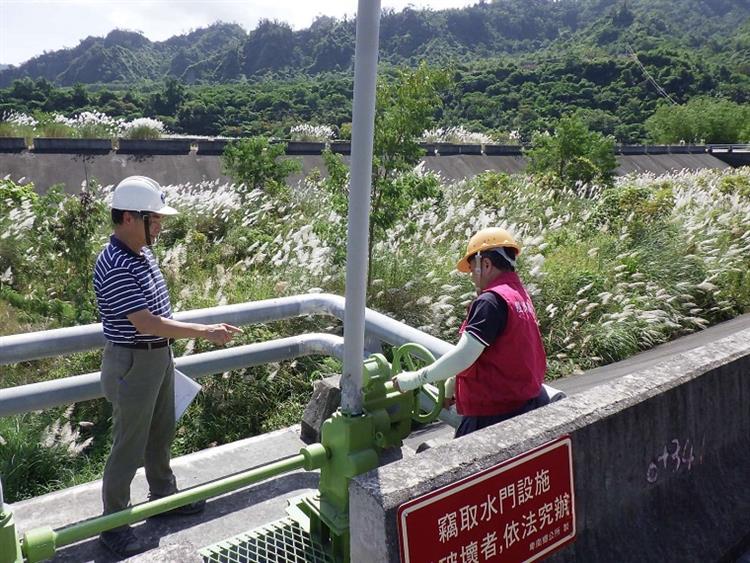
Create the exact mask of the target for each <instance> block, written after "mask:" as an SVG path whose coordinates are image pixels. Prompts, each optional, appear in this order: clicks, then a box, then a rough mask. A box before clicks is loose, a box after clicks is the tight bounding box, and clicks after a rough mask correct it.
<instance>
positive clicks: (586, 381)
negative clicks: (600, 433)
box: [553, 314, 750, 396]
mask: <svg viewBox="0 0 750 563" xmlns="http://www.w3.org/2000/svg"><path fill="white" fill-rule="evenodd" d="M746 328H750V314H747V315H742V316H739V317H737V318H735V319H732V320H730V321H726V322H723V323H720V324H718V325H715V326H712V327H710V328H707V329H705V330H702V331H700V332H696V333H693V334H689V335H687V336H683V337H681V338H678V339H676V340H673V341H671V342H667V343H665V344H661V345H659V346H656V347H655V348H652V349H651V350H648V351H646V352H641V353H640V354H636V355H635V356H632V357H630V358H628V359H626V360H622V361H619V362H615V363H613V364H609V365H606V366H602V367H599V368H595V369H592V370H589V371H587V372H585V373H583V374H580V375H575V376H570V377H565V378H563V379H558V380H556V381H554V382H553V385H554V386H555V387H557V388H558V389H561V390H562V391H565V393H567V394H568V395H569V396H570V395H574V394H576V393H580V392H582V391H586V390H588V389H591V388H592V387H595V386H597V385H607V384H609V383H612V382H613V381H614V380H616V379H619V378H620V377H622V376H624V375H627V374H629V373H633V372H634V371H639V370H642V369H646V368H648V367H650V366H653V365H655V364H657V363H658V362H660V361H663V360H665V359H667V358H669V357H670V356H673V355H676V354H684V353H686V352H689V351H690V350H694V349H695V348H699V347H701V346H705V345H706V344H709V343H710V342H715V341H717V340H721V339H722V338H726V337H727V336H730V335H731V334H733V333H735V332H738V331H740V330H743V329H746Z"/></svg>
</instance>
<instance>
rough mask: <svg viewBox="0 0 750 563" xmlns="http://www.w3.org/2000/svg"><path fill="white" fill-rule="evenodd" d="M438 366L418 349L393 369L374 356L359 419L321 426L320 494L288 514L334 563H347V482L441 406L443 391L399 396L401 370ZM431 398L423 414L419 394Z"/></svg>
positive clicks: (405, 353)
mask: <svg viewBox="0 0 750 563" xmlns="http://www.w3.org/2000/svg"><path fill="white" fill-rule="evenodd" d="M434 361H435V357H434V356H433V355H432V354H431V353H430V351H429V350H427V349H426V348H425V347H423V346H420V345H419V344H412V343H409V344H404V345H402V346H401V347H400V348H398V349H396V350H395V351H394V354H393V364H390V363H388V360H387V359H386V358H385V356H383V355H382V354H374V355H372V356H370V357H369V358H368V359H367V360H365V362H364V366H363V378H362V379H363V383H362V394H363V406H364V413H363V414H362V415H358V416H352V415H348V414H344V413H342V412H341V410H340V409H339V411H337V412H336V413H334V414H333V416H331V418H329V419H328V420H326V421H325V422H324V423H323V427H322V430H321V443H322V445H323V447H324V448H325V451H326V452H327V453H328V456H327V458H326V459H325V461H324V462H323V464H322V465H321V467H320V486H319V493H318V494H315V495H312V496H305V497H301V498H298V499H294V500H293V501H290V502H291V503H292V506H290V509H289V512H290V514H296V515H297V516H299V515H300V513H301V514H304V515H305V516H306V518H307V519H308V522H307V524H308V525H309V529H310V534H311V535H312V536H315V537H317V538H319V539H320V540H321V541H322V542H323V544H324V545H326V544H327V545H328V547H329V549H330V550H331V552H332V554H333V557H334V559H335V560H336V561H348V560H349V481H350V480H351V478H352V477H355V476H356V475H361V474H362V473H366V472H367V471H370V470H372V469H375V468H376V467H378V465H379V459H380V454H381V453H382V452H383V450H385V449H386V448H392V447H400V446H401V445H402V444H403V440H404V438H406V437H407V436H408V435H409V434H410V432H411V430H412V422H413V421H416V422H419V423H421V424H427V423H429V422H432V421H433V420H435V419H436V418H437V417H438V415H439V414H440V411H441V409H442V406H443V399H444V397H445V387H444V385H443V384H442V383H441V384H439V385H438V393H437V394H433V393H431V392H430V391H429V389H427V388H424V389H421V390H419V389H418V390H415V391H413V392H408V393H401V392H400V391H398V390H397V389H396V388H395V387H394V385H393V383H392V382H391V378H392V377H393V376H394V375H396V374H398V373H400V372H401V371H402V366H404V367H406V368H408V369H410V370H414V369H417V368H418V367H419V365H418V364H420V363H421V364H420V365H427V364H430V363H432V362H434ZM421 391H424V392H426V393H428V396H429V397H430V399H431V400H432V401H433V403H434V405H433V406H432V408H430V410H429V411H428V412H422V408H421V406H420V405H421V403H420V397H419V395H420V392H421Z"/></svg>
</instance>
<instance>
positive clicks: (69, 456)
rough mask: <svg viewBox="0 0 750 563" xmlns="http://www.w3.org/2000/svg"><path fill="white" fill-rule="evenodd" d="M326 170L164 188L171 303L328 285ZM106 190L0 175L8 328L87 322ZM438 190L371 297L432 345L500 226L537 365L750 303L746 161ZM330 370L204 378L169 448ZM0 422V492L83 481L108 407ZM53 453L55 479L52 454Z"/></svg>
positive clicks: (621, 347)
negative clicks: (529, 312) (21, 470)
mask: <svg viewBox="0 0 750 563" xmlns="http://www.w3.org/2000/svg"><path fill="white" fill-rule="evenodd" d="M326 181H327V180H325V179H323V178H321V176H320V175H318V176H317V177H316V176H312V177H310V178H308V180H306V181H305V182H304V183H303V184H302V185H301V186H300V189H298V190H294V191H290V193H289V197H288V199H287V200H285V201H279V200H278V199H276V198H274V197H273V196H271V195H269V194H268V193H267V192H265V191H263V190H260V189H255V190H251V191H249V192H247V193H246V194H245V196H244V199H245V201H246V203H245V204H244V205H243V204H242V203H241V198H240V195H239V193H238V190H237V189H236V186H234V185H231V184H228V185H227V184H225V185H220V184H218V183H217V182H206V183H202V184H197V185H175V186H169V187H167V191H168V198H169V201H170V203H171V204H173V205H175V206H176V207H178V208H179V209H181V210H183V211H184V213H182V214H180V216H179V217H178V218H175V219H174V220H173V221H172V222H170V223H167V225H166V227H167V229H166V231H165V232H164V234H163V236H162V237H161V238H160V240H159V242H158V244H157V246H156V249H157V254H158V256H159V258H160V262H161V265H162V268H163V269H164V272H165V275H166V277H167V280H168V285H169V288H170V293H171V296H172V300H173V304H174V306H175V309H176V310H178V311H179V310H186V309H194V308H199V307H208V306H213V305H219V304H225V303H228V302H231V303H236V302H244V301H248V300H257V299H266V298H272V297H278V296H284V295H292V294H297V293H303V292H307V291H309V290H311V289H313V288H319V289H322V290H323V291H331V292H334V293H342V292H343V287H344V271H343V269H342V268H340V267H337V266H336V264H335V258H336V246H335V245H334V244H333V243H332V242H329V241H327V240H326V239H325V238H323V237H320V236H318V235H317V234H316V230H317V227H318V226H319V225H324V224H328V223H330V222H331V221H333V222H339V221H342V218H341V217H337V213H336V212H335V211H334V210H333V207H332V205H331V198H332V197H333V196H332V194H331V192H330V190H329V189H328V188H327V187H326V186H325V185H324V184H325V182H326ZM110 190H111V187H105V188H102V189H101V190H98V191H96V192H92V193H91V194H89V195H83V194H82V195H63V194H62V193H61V192H59V191H55V190H53V191H51V192H49V193H47V194H45V195H35V194H34V193H33V192H32V191H31V190H29V189H28V187H21V186H18V185H17V184H14V183H13V182H11V181H9V180H4V181H2V183H1V184H0V192H1V193H0V202H7V203H4V205H7V206H8V207H6V208H5V210H4V211H3V212H2V213H0V231H1V232H2V233H3V236H2V238H0V274H2V275H1V276H0V318H2V319H3V323H2V327H3V331H5V332H24V331H28V330H34V329H43V328H54V327H58V326H65V325H71V324H77V323H81V322H89V321H91V320H93V319H92V317H91V315H92V314H93V294H92V289H91V287H90V284H87V282H86V279H87V278H88V277H89V274H88V273H87V272H86V271H85V270H86V267H84V266H83V265H81V267H80V268H74V267H73V264H72V260H73V259H74V258H73V257H72V256H71V257H70V259H68V258H66V257H65V254H64V250H63V249H65V248H72V247H73V246H74V245H76V244H78V245H86V246H87V247H88V248H90V249H92V254H91V256H93V254H94V253H95V252H94V251H95V249H96V248H99V247H100V246H101V245H102V244H103V243H104V241H105V239H106V236H107V234H108V232H109V229H108V225H107V221H106V219H105V217H104V216H103V215H101V214H99V213H100V212H99V211H97V209H101V206H102V202H103V200H105V199H106V197H107V196H108V195H109V192H110ZM435 191H436V194H435V195H434V196H433V197H429V198H427V199H425V200H422V201H418V200H416V199H415V200H413V201H412V202H411V203H410V204H409V205H408V208H407V210H406V213H405V215H404V218H403V219H402V220H401V221H399V222H398V223H396V224H394V225H393V226H391V227H390V228H389V229H388V231H387V235H388V236H387V237H384V238H381V239H380V240H378V241H377V242H376V244H375V245H374V247H373V257H372V263H371V271H372V283H371V290H370V295H369V297H368V305H369V306H370V307H373V308H375V309H376V310H379V311H382V312H384V313H386V314H388V315H390V316H392V317H394V318H397V319H403V320H405V321H406V322H407V323H409V324H410V325H412V326H415V327H418V328H420V329H421V330H424V331H427V332H428V333H430V334H433V335H435V336H437V337H440V338H443V339H445V340H447V341H450V342H452V341H455V333H456V330H457V327H458V325H459V323H460V319H461V318H462V317H463V315H464V314H465V307H466V304H467V303H468V301H469V300H470V299H471V298H472V296H473V290H472V287H471V284H470V281H469V280H468V278H467V277H465V276H460V275H457V274H456V272H455V271H454V267H455V259H456V256H459V255H460V254H461V252H462V251H463V249H464V246H465V244H466V239H467V236H468V235H467V233H470V232H473V231H475V230H476V229H478V228H481V227H483V226H486V225H495V224H502V225H506V226H507V227H509V228H510V229H512V230H513V231H514V232H515V234H516V235H517V236H518V238H519V239H520V240H521V241H522V242H523V244H524V253H523V255H522V257H521V260H520V262H519V263H520V273H521V276H522V277H523V279H525V280H526V282H527V283H528V286H529V288H530V291H531V292H532V293H533V296H534V300H535V304H536V307H537V311H538V315H539V321H540V325H541V331H542V335H543V338H544V343H545V347H546V349H547V352H548V356H549V372H548V377H549V378H551V379H554V378H555V377H559V376H561V375H565V374H570V373H572V372H576V371H578V370H584V369H588V368H592V367H595V366H598V365H602V364H605V363H608V362H612V361H616V360H619V359H622V358H624V357H626V356H628V355H630V354H633V353H634V352H636V351H638V350H642V349H646V348H649V347H651V346H654V345H655V344H658V343H661V342H664V341H666V340H669V339H671V338H674V337H676V336H679V335H682V334H686V333H689V332H692V331H695V330H699V329H701V328H704V327H706V326H708V325H710V324H713V323H716V322H719V321H721V320H725V319H728V318H731V317H733V316H735V315H737V314H740V313H743V312H747V311H748V310H750V289H749V288H750V277H748V272H750V263H749V260H748V257H749V256H750V238H748V237H749V235H748V233H750V199H749V198H748V194H750V172H748V171H747V170H743V169H740V170H730V171H726V172H716V171H703V172H698V173H687V172H683V173H678V174H672V175H667V176H662V177H658V178H654V177H650V176H641V177H638V176H630V177H624V178H617V179H615V180H614V181H613V182H612V184H611V185H609V186H606V185H601V186H596V185H589V186H573V187H565V186H562V187H561V186H559V185H550V183H549V181H548V180H547V179H546V177H544V176H542V177H535V176H521V175H519V176H508V175H504V174H497V173H486V174H483V175H481V176H478V177H476V178H474V179H471V180H466V181H461V182H457V183H451V184H446V183H444V182H441V181H440V180H439V179H435ZM584 194H585V197H582V196H583V195H584ZM89 197H90V200H89ZM10 202H12V203H10ZM83 206H89V207H87V209H89V212H88V213H90V214H91V216H92V217H96V220H94V219H93V218H92V220H91V222H90V223H88V224H87V225H88V226H85V227H84V228H81V229H74V228H68V227H67V225H70V226H72V225H73V224H75V223H74V221H80V217H81V213H82V209H83ZM40 226H44V228H40ZM53 233H54V234H55V236H54V237H52V236H51V235H52V234H53ZM53 238H56V239H57V240H56V241H54V242H53V240H52V239H53ZM55 245H58V246H55ZM61 252H62V254H61ZM75 259H76V260H78V259H80V258H75ZM316 290H317V289H316ZM340 330H341V327H340V324H339V323H338V322H331V321H330V320H328V319H326V318H325V317H319V318H314V319H297V320H292V321H284V322H278V323H272V324H267V325H258V326H253V327H246V330H245V332H244V334H243V335H241V337H240V338H239V340H238V342H237V344H238V345H241V344H246V343H249V342H257V341H260V340H267V339H270V338H277V337H282V336H288V335H290V334H297V333H300V332H309V331H325V332H339V331H340ZM208 349H210V345H208V344H206V343H204V342H202V341H181V342H179V344H178V351H177V354H178V355H182V354H194V353H198V352H202V351H205V350H208ZM99 362H100V354H99V352H98V351H93V352H88V353H84V354H75V355H72V356H68V357H65V358H54V359H47V360H40V361H36V362H24V363H21V364H17V365H13V366H6V367H4V368H3V371H2V376H0V377H1V378H2V380H1V382H0V385H2V386H3V387H8V386H12V385H18V384H23V383H30V382H33V381H39V380H44V379H53V378H59V377H65V376H69V375H73V374H78V373H87V372H92V371H96V370H98V369H99ZM339 369H340V367H339V366H338V363H337V362H336V361H333V360H330V359H320V358H317V359H316V358H306V359H300V360H297V361H295V362H283V363H281V364H275V365H266V366H257V367H252V368H247V369H242V370H236V371H232V372H229V373H226V374H219V375H216V376H212V377H209V378H206V379H204V380H202V383H203V385H204V388H203V392H202V393H201V394H200V396H199V398H198V399H197V401H196V402H195V404H194V405H192V406H191V407H190V409H189V411H188V413H187V414H186V415H185V417H183V419H182V420H181V424H180V428H179V430H178V438H177V441H176V442H175V446H174V453H175V454H182V453H187V452H189V451H194V450H197V449H200V448H206V447H210V446H211V445H215V444H220V443H223V442H226V441H229V440H234V439H238V438H241V437H245V436H250V435H253V434H257V433H260V432H263V431H267V430H270V429H273V428H277V427H281V426H285V425H287V424H290V423H292V422H294V421H296V420H297V419H296V418H295V417H296V416H297V415H298V414H299V412H300V409H301V407H302V405H303V404H304V403H305V402H306V400H307V399H308V398H309V396H310V383H311V381H312V380H313V379H314V378H316V377H320V376H322V375H324V374H329V373H335V372H336V371H338V370H339ZM66 425H67V426H66ZM63 428H69V430H65V431H62V430H61V429H63ZM55 429H57V430H55ZM0 436H2V440H3V442H4V443H5V444H6V445H10V446H12V447H3V448H0V471H1V472H2V474H3V475H8V474H12V473H13V471H15V470H16V469H15V468H17V467H20V466H24V467H27V466H28V467H34V468H37V469H35V470H34V471H32V472H31V473H30V477H29V478H27V479H25V480H15V481H12V480H11V482H10V483H7V484H6V495H7V497H8V499H9V500H10V501H14V500H18V499H20V498H25V497H27V496H29V495H33V494H38V493H39V492H42V491H46V490H50V489H53V488H59V487H63V486H68V485H70V484H73V483H77V482H81V481H85V480H89V479H91V478H94V477H95V476H96V475H98V474H99V472H100V471H101V466H102V463H103V460H104V457H105V456H106V453H107V451H108V440H109V438H108V436H109V412H108V404H107V403H106V402H105V401H103V400H98V401H88V402H83V403H78V404H76V405H75V406H74V407H73V408H72V409H70V410H66V409H62V408H59V409H51V410H49V411H46V412H43V413H29V414H26V415H23V416H18V417H9V418H4V419H2V420H0ZM50 436H56V438H50ZM89 438H93V440H92V441H91V442H89V443H87V445H86V446H85V447H84V446H83V444H84V443H86V440H88V439H89ZM45 444H47V445H45ZM50 451H51V452H52V453H50ZM51 456H54V462H53V460H52V458H51ZM52 463H54V464H55V467H56V468H57V470H56V471H55V473H54V476H53V475H51V474H50V472H49V471H48V470H47V468H49V467H50V464H52ZM27 464H28V465H27Z"/></svg>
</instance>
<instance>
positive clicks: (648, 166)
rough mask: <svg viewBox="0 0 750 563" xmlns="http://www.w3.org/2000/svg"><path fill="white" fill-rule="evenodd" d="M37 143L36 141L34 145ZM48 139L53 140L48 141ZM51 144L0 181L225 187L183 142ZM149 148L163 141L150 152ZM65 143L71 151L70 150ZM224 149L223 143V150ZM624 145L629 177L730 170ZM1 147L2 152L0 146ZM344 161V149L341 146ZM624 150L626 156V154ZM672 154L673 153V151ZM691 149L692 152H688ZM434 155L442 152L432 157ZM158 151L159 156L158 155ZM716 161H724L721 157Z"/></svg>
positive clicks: (456, 168) (445, 164)
mask: <svg viewBox="0 0 750 563" xmlns="http://www.w3.org/2000/svg"><path fill="white" fill-rule="evenodd" d="M37 141H39V140H37ZM49 141H53V140H49ZM54 141H56V143H54V144H52V145H50V146H49V147H45V145H41V147H42V149H41V150H39V149H37V150H34V151H27V150H18V151H15V152H2V150H0V177H4V176H9V177H10V178H11V179H12V180H15V181H18V180H20V179H22V178H23V179H24V181H25V182H33V183H34V185H35V186H36V188H37V190H38V191H40V192H45V191H46V190H47V189H49V187H50V186H52V185H54V184H64V185H65V187H66V190H67V191H68V192H71V193H72V192H76V191H78V189H79V188H80V187H81V185H83V184H84V183H85V182H86V181H87V180H88V181H91V180H93V179H96V180H97V181H98V182H99V183H101V184H102V185H110V184H115V183H117V182H118V181H119V180H121V179H122V178H124V177H125V176H129V175H133V174H140V175H146V176H151V177H152V178H155V179H156V180H157V181H159V182H160V183H163V184H167V185H169V184H183V183H191V184H196V183H199V182H202V181H206V180H216V179H220V180H221V181H229V178H228V177H227V176H226V175H224V174H223V173H222V167H221V159H220V157H219V154H220V153H221V150H220V147H218V146H212V147H210V148H203V150H201V145H200V144H198V149H197V151H192V152H191V150H190V143H189V142H187V141H180V142H176V141H174V142H169V141H161V142H159V141H151V142H150V143H151V144H148V142H146V141H142V142H141V144H142V146H138V147H135V148H133V149H132V150H130V151H129V152H122V150H123V149H121V150H118V151H117V152H115V151H112V150H109V149H106V147H105V148H101V147H98V146H93V145H92V146H88V145H91V144H92V142H93V141H88V143H84V144H82V141H86V140H82V139H55V140H54ZM154 143H161V144H160V145H157V146H152V145H153V144H154ZM68 145H70V146H68ZM222 146H223V145H222ZM436 146H437V145H435V146H432V145H430V146H428V147H427V150H428V154H431V155H432V156H426V157H425V158H424V159H423V160H424V162H425V166H426V168H427V169H428V170H433V171H435V172H438V173H440V174H441V175H442V176H443V177H444V178H446V179H447V180H460V179H463V178H469V177H473V176H476V175H477V174H480V173H482V172H484V171H487V170H493V171H500V172H507V173H517V172H522V171H524V170H525V168H526V166H527V159H526V158H525V157H524V156H522V154H521V149H520V147H496V148H495V149H494V150H493V149H492V147H491V146H489V145H488V146H486V147H484V150H485V152H484V153H483V152H482V146H480V145H446V146H437V147H438V148H437V149H436V148H435V147H436ZM322 148H323V145H322V144H321V143H296V145H295V146H293V147H291V149H288V152H289V153H290V154H289V156H288V158H297V159H300V160H301V162H302V167H303V172H302V174H301V175H297V176H294V177H291V178H289V182H290V183H291V184H292V185H296V183H297V182H298V181H299V180H300V179H301V178H303V177H304V176H305V175H307V174H309V173H310V172H311V171H312V170H313V169H315V168H317V169H318V170H321V171H323V172H325V166H324V165H323V159H322V157H321V156H320V151H321V149H322ZM667 148H668V149H669V150H662V149H664V147H651V150H648V147H623V148H622V149H621V150H620V152H621V154H618V155H617V160H618V164H619V167H618V169H617V173H618V174H628V173H631V172H639V173H641V172H651V173H654V174H664V173H667V172H670V171H676V170H682V169H688V170H698V169H703V168H712V169H723V168H727V167H729V164H727V163H725V162H723V161H722V160H720V159H719V158H717V157H716V156H714V155H713V154H709V153H707V152H706V150H705V147H704V148H703V150H696V151H695V152H692V153H689V152H687V151H684V152H676V151H680V150H682V149H684V148H685V147H672V148H669V147H667ZM0 149H2V147H0ZM339 149H340V152H341V153H342V154H344V155H345V156H344V158H345V160H347V161H348V159H349V156H348V155H347V148H346V147H345V146H343V147H339ZM625 149H628V150H625ZM672 149H673V150H672ZM691 149H692V147H691ZM436 150H437V151H439V152H437V153H436ZM159 153H161V154H159ZM719 156H721V155H719Z"/></svg>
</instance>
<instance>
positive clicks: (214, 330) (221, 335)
mask: <svg viewBox="0 0 750 563" xmlns="http://www.w3.org/2000/svg"><path fill="white" fill-rule="evenodd" d="M238 332H242V329H241V328H237V327H236V326H232V325H228V324H226V323H219V324H215V325H206V331H205V332H204V333H203V338H205V339H206V340H208V341H209V342H212V343H214V344H218V345H219V346H223V345H224V344H226V343H227V342H229V341H230V340H232V338H233V337H234V335H235V334H237V333H238Z"/></svg>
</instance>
